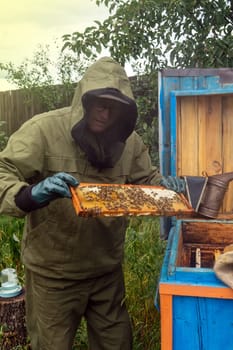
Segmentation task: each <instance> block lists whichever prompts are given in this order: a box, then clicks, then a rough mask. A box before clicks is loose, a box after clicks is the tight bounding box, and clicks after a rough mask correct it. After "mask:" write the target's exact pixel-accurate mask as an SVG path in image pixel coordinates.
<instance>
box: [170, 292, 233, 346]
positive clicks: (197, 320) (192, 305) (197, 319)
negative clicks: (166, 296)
mask: <svg viewBox="0 0 233 350" xmlns="http://www.w3.org/2000/svg"><path fill="white" fill-rule="evenodd" d="M173 323H174V324H175V328H176V331H175V332H174V334H173V349H177V350H181V349H185V350H194V349H195V350H232V349H233V341H232V335H233V324H232V300H222V299H205V298H198V297H182V296H175V297H174V298H173Z"/></svg>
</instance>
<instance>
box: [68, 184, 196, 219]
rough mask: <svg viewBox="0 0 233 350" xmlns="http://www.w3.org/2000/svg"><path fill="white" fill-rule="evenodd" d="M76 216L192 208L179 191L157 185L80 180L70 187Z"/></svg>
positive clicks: (174, 212)
mask: <svg viewBox="0 0 233 350" xmlns="http://www.w3.org/2000/svg"><path fill="white" fill-rule="evenodd" d="M71 193H72V201H73V205H74V208H75V210H76V213H77V215H79V216H122V215H138V216H139V215H157V216H175V215H185V214H187V215H190V214H191V213H193V208H192V207H191V206H190V204H189V202H188V201H187V199H186V198H185V196H183V195H182V194H178V193H176V192H174V191H171V190H168V189H165V188H164V187H160V186H142V185H116V184H114V185H110V184H87V183H81V184H80V185H79V186H78V187H76V188H75V189H74V188H71Z"/></svg>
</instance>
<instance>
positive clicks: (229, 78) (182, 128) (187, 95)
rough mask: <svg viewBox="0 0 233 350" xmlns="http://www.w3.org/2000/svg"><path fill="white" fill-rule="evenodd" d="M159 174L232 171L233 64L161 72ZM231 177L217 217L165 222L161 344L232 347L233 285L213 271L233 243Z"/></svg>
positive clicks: (167, 348) (169, 349)
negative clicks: (224, 251)
mask: <svg viewBox="0 0 233 350" xmlns="http://www.w3.org/2000/svg"><path fill="white" fill-rule="evenodd" d="M159 86H160V89H159V94H160V95H159V97H160V160H161V172H162V173H163V174H164V175H167V174H171V175H174V176H202V175H203V174H208V176H211V175H215V174H222V173H226V172H231V171H233V151H232V144H233V69H190V70H186V69H184V70H165V71H162V72H160V75H159ZM232 218H233V182H232V183H230V184H229V186H228V191H227V193H226V195H225V197H224V201H223V204H222V207H221V209H220V213H219V216H218V217H217V218H216V219H207V218H203V217H196V218H190V219H179V220H177V219H175V218H173V219H172V220H168V219H165V218H164V219H162V220H161V235H162V236H163V237H168V242H167V248H166V254H165V258H164V262H163V266H162V271H161V278H160V282H159V299H160V311H161V349H162V350H181V349H186V350H193V349H195V350H219V349H224V350H232V349H233V337H232V335H233V312H232V310H233V290H232V289H231V288H229V287H227V286H226V285H225V284H224V283H222V282H221V281H220V280H219V279H218V278H217V277H216V275H215V273H214V271H213V264H214V261H215V257H216V252H218V253H219V252H220V253H221V252H223V249H224V247H225V246H226V245H228V244H232V243H233V221H232Z"/></svg>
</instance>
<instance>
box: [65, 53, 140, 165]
mask: <svg viewBox="0 0 233 350" xmlns="http://www.w3.org/2000/svg"><path fill="white" fill-rule="evenodd" d="M101 98H104V99H111V100H114V101H115V103H116V108H117V111H118V116H119V117H118V118H117V120H116V121H115V124H113V125H112V126H111V127H110V128H108V129H107V130H105V131H104V132H102V133H100V134H94V133H92V132H91V131H90V130H89V129H88V126H87V113H86V111H87V110H88V106H90V105H91V104H92V102H93V100H95V99H101ZM72 119H73V120H76V122H75V123H74V124H73V128H72V131H71V134H72V136H73V138H74V140H75V141H76V143H77V144H78V145H79V146H80V147H81V149H82V150H83V151H84V152H85V153H86V155H87V157H88V160H89V161H90V162H91V163H92V165H94V166H96V167H98V168H109V167H114V165H115V163H116V162H117V161H118V160H119V158H120V157H121V154H122V152H123V150H124V146H125V141H126V140H127V138H128V137H129V135H130V134H131V133H132V132H133V130H134V128H135V124H136V120H137V107H136V103H135V101H134V99H133V94H132V90H131V87H130V81H129V79H128V77H127V75H126V73H125V70H124V69H123V68H122V67H121V66H120V65H119V64H118V63H117V62H115V61H114V60H113V59H111V58H108V57H105V58H101V59H100V60H98V61H97V62H95V63H94V64H93V65H92V66H90V67H89V68H88V69H87V71H86V73H85V75H84V76H83V78H82V80H81V81H80V82H79V84H78V86H77V88H76V92H75V96H74V99H73V103H72Z"/></svg>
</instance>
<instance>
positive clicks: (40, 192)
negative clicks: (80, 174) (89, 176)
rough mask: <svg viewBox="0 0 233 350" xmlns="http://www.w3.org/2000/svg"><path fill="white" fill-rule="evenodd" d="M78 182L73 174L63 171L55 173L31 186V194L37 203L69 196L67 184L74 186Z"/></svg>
mask: <svg viewBox="0 0 233 350" xmlns="http://www.w3.org/2000/svg"><path fill="white" fill-rule="evenodd" d="M78 184H79V182H78V181H77V179H75V178H74V177H73V176H71V175H69V174H67V173H63V172H61V173H57V174H55V175H53V176H50V177H47V179H45V180H43V181H41V182H39V183H38V184H37V185H35V186H33V187H32V190H31V196H32V199H33V200H34V201H35V202H37V203H39V204H43V203H45V202H50V201H51V200H53V199H56V198H59V197H67V198H71V193H70V189H69V186H73V187H76V186H78Z"/></svg>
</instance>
